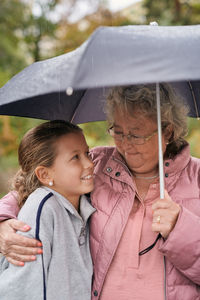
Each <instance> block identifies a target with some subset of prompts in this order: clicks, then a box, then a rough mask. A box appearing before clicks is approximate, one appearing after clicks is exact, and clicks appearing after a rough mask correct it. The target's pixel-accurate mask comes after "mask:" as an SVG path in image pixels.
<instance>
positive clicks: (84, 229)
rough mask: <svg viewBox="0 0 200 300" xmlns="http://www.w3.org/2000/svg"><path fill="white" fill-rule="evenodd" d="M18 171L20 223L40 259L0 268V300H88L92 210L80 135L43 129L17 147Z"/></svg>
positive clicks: (89, 169) (69, 129) (49, 126)
mask: <svg viewBox="0 0 200 300" xmlns="http://www.w3.org/2000/svg"><path fill="white" fill-rule="evenodd" d="M18 154H19V164H20V166H21V170H20V171H19V172H18V173H17V175H16V178H15V180H14V187H15V190H16V191H17V192H18V195H19V198H18V201H19V205H20V207H22V209H21V210H20V212H19V215H18V218H19V219H20V220H22V221H24V222H28V224H29V225H30V226H31V230H30V231H29V232H28V233H24V235H26V236H29V237H35V238H36V239H38V240H40V241H41V245H42V246H43V249H41V252H42V251H43V254H42V255H40V256H38V257H37V260H36V259H35V257H33V262H32V263H26V264H25V265H24V267H23V268H20V267H17V266H14V265H11V264H9V262H8V261H7V260H6V259H5V258H4V257H3V258H2V260H1V264H0V272H1V275H0V298H1V299H2V300H6V299H9V300H22V299H23V300H34V299H37V300H40V299H41V300H43V299H48V300H51V299H52V300H55V299H57V300H64V299H66V300H67V299H69V300H80V299H81V300H89V299H90V298H91V280H92V273H93V271H92V260H91V256H90V250H89V239H88V219H89V217H90V215H91V214H92V213H93V212H94V211H95V209H94V208H93V207H92V206H91V205H90V203H89V201H88V199H87V197H86V195H84V194H86V193H89V192H91V191H92V189H93V163H92V161H91V160H90V158H89V149H88V146H87V144H86V141H85V138H84V135H83V133H82V130H81V129H80V128H79V127H78V126H76V125H73V124H71V123H68V122H64V121H50V122H46V123H43V124H41V125H39V126H37V127H35V128H33V129H31V130H30V131H28V133H27V134H26V135H25V136H24V138H23V139H22V142H21V144H20V146H19V153H18Z"/></svg>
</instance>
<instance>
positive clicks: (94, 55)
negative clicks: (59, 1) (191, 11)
mask: <svg viewBox="0 0 200 300" xmlns="http://www.w3.org/2000/svg"><path fill="white" fill-rule="evenodd" d="M199 54H200V26H199V25H195V26H174V27H170V26H168V27H167V26H166V27H165V26H123V27H100V28H99V29H97V30H96V31H95V32H94V33H93V35H92V36H91V37H90V38H89V39H88V40H87V41H86V42H85V43H84V44H83V45H82V46H81V47H79V48H77V49H76V50H75V51H72V52H70V53H67V54H64V55H61V56H57V57H54V58H51V59H47V60H44V61H41V62H36V63H34V64H32V65H30V66H29V67H27V68H25V69H24V70H23V71H22V72H20V73H18V74H17V75H15V76H14V77H13V78H12V79H11V80H10V81H8V83H7V84H5V85H4V86H3V87H2V88H1V89H0V114H2V115H13V116H23V117H33V118H38V119H45V120H52V119H63V120H69V121H72V120H73V121H74V122H75V123H84V122H88V121H100V120H105V115H104V113H103V109H102V108H103V100H104V99H105V94H106V87H109V86H114V85H129V84H137V83H153V82H163V81H167V82H174V83H173V84H174V85H175V87H176V88H177V90H178V92H180V94H182V95H183V96H184V99H185V101H186V102H187V103H188V105H189V107H190V114H189V115H190V116H193V117H198V116H199V115H200V100H199V97H200V96H199V95H200V81H198V80H200V59H199ZM72 90H73V93H72V95H71V92H72ZM66 91H67V93H68V94H67V93H66Z"/></svg>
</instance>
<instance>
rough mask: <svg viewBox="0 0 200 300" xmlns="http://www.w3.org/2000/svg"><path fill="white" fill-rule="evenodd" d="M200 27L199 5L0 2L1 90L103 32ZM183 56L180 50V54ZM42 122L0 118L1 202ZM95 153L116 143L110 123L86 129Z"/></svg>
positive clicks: (185, 0)
mask: <svg viewBox="0 0 200 300" xmlns="http://www.w3.org/2000/svg"><path fill="white" fill-rule="evenodd" d="M151 21H157V22H158V24H159V25H192V24H200V1H199V0H143V1H142V0H121V1H120V0H9V1H8V0H0V87H1V86H3V85H4V84H5V83H6V82H7V81H8V80H9V79H10V78H11V77H12V76H14V75H15V74H16V73H18V72H19V71H21V70H22V69H23V68H24V67H26V66H28V65H30V64H31V63H33V62H35V61H39V60H42V59H46V58H50V57H53V56H56V55H60V54H63V53H66V52H68V51H71V50H73V49H75V48H76V47H78V46H79V45H80V44H82V43H83V42H84V41H85V40H86V39H87V38H88V37H89V35H90V34H91V33H92V32H93V31H94V30H95V29H96V28H97V27H99V26H123V25H128V24H149V23H150V22H151ZM180 51H181V49H180ZM40 122H41V120H35V119H26V118H19V117H8V116H0V196H3V195H4V194H5V193H6V192H7V191H8V190H9V189H10V179H11V178H12V176H13V174H14V173H15V172H16V170H17V168H18V162H17V148H18V145H19V142H20V140H21V138H22V136H23V135H24V133H25V132H26V131H27V130H28V129H30V128H31V127H33V126H35V125H37V124H39V123H40ZM188 124H189V133H188V136H187V140H188V141H189V142H190V145H191V154H192V155H194V156H196V157H200V147H199V141H200V130H199V129H200V121H199V120H196V119H190V118H188ZM81 127H82V128H83V129H84V131H85V134H86V138H87V142H88V144H89V146H90V147H93V146H97V145H108V144H110V143H112V141H111V140H110V138H109V136H108V135H107V134H106V130H107V124H106V122H96V123H88V124H83V125H81Z"/></svg>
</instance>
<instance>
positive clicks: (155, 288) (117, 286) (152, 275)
mask: <svg viewBox="0 0 200 300" xmlns="http://www.w3.org/2000/svg"><path fill="white" fill-rule="evenodd" d="M157 197H159V184H158V183H154V184H151V186H150V188H149V190H148V193H147V195H146V198H145V200H144V202H142V201H140V200H138V199H135V200H136V201H135V202H134V207H133V209H132V211H131V213H130V216H129V219H128V222H127V225H126V228H125V230H124V233H123V236H122V238H121V240H120V243H119V246H118V248H117V251H116V253H115V256H114V258H113V260H112V263H111V265H110V268H109V271H108V273H107V276H106V279H105V282H104V285H103V290H102V294H101V297H100V299H101V300H111V299H117V300H147V299H153V300H164V258H163V255H162V254H161V253H160V252H159V251H158V244H157V245H156V246H155V247H154V248H153V249H152V250H151V251H149V252H148V253H146V254H144V255H142V256H139V255H138V253H139V252H140V251H141V250H143V249H145V248H147V247H148V246H150V245H151V244H152V243H153V242H154V241H155V239H156V237H157V233H154V232H152V230H151V224H152V208H151V206H152V203H153V202H154V201H155V199H156V198H157Z"/></svg>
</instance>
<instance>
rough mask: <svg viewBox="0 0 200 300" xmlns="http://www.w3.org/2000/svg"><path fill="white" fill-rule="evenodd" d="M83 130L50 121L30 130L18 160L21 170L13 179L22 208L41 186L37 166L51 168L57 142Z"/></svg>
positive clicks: (19, 152)
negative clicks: (64, 136)
mask: <svg viewBox="0 0 200 300" xmlns="http://www.w3.org/2000/svg"><path fill="white" fill-rule="evenodd" d="M79 132H82V129H81V128H80V127H78V126H77V125H74V124H72V123H69V122H65V121H59V120H57V121H49V122H45V123H42V124H40V125H39V126H37V127H34V128H32V129H30V130H29V131H28V132H27V133H26V134H25V135H24V137H23V139H22V141H21V143H20V145H19V149H18V160H19V165H20V167H21V169H20V170H19V171H18V172H17V174H16V175H15V177H14V179H13V183H12V187H13V189H14V190H16V191H17V192H18V195H19V196H18V204H19V207H22V206H23V204H24V202H25V201H26V199H27V198H28V196H29V195H30V194H31V193H32V192H33V191H34V190H36V189H37V188H38V187H40V186H41V183H40V181H39V180H38V178H37V176H36V175H35V169H36V167H37V166H40V165H41V166H44V167H51V166H52V165H53V163H54V161H55V158H56V155H57V148H56V142H57V141H58V139H59V138H60V137H61V136H63V135H66V134H69V133H79Z"/></svg>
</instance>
